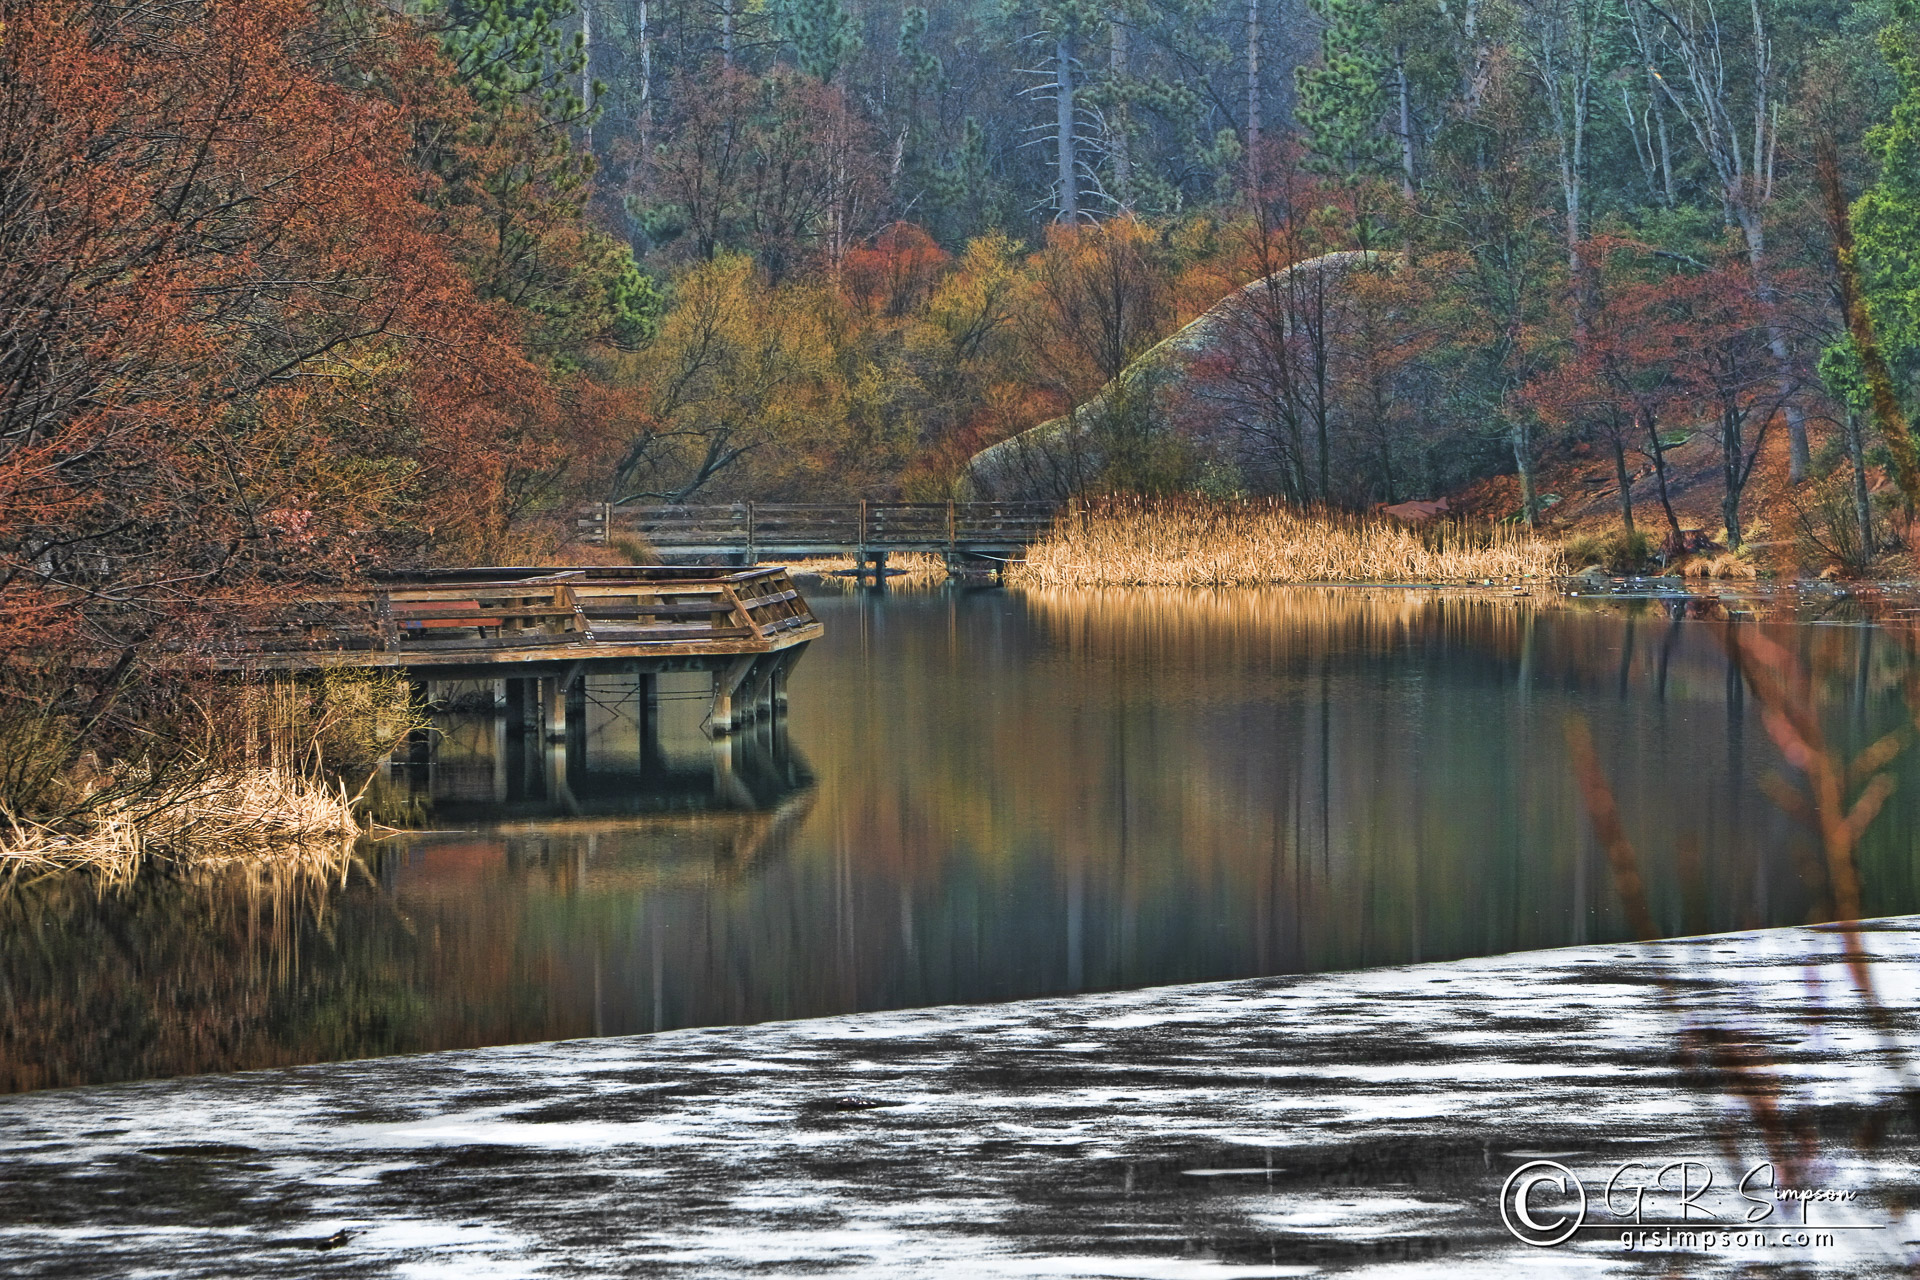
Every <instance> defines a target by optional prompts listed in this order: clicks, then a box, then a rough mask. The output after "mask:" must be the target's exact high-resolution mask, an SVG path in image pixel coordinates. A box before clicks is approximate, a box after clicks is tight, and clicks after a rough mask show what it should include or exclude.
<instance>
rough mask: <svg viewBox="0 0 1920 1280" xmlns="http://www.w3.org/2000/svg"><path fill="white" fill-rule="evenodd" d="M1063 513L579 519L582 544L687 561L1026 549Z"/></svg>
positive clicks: (964, 509) (1007, 510)
mask: <svg viewBox="0 0 1920 1280" xmlns="http://www.w3.org/2000/svg"><path fill="white" fill-rule="evenodd" d="M1060 510H1061V509H1060V507H1059V506H1058V505H1056V504H1054V503H1050V502H843V503H789V502H777V503H776V502H732V503H724V504H708V505H688V506H635V505H615V504H602V505H600V506H596V507H590V508H587V509H585V510H583V511H581V512H580V513H579V515H578V516H577V518H576V521H575V526H576V531H577V532H578V534H579V535H580V537H581V538H582V539H583V540H584V541H588V542H597V543H601V544H605V543H607V542H610V541H612V540H613V539H614V538H617V537H622V536H626V537H634V538H638V539H641V540H642V541H645V542H646V543H648V544H649V545H651V546H652V547H653V548H654V549H656V550H659V551H663V552H680V553H682V554H729V553H737V554H745V555H747V556H748V557H750V558H751V557H754V556H758V555H761V554H769V555H772V554H788V555H791V554H830V553H833V552H840V551H859V550H868V551H877V550H887V549H889V548H899V549H912V550H930V551H937V550H941V549H945V550H947V551H953V552H960V551H966V550H968V549H971V548H988V549H1002V550H1005V549H1016V548H1022V547H1025V546H1028V545H1029V544H1031V543H1033V542H1036V541H1038V540H1039V539H1040V538H1042V537H1044V536H1046V534H1047V532H1048V531H1049V530H1050V529H1052V528H1053V525H1054V522H1055V521H1056V520H1057V519H1058V518H1059V515H1060Z"/></svg>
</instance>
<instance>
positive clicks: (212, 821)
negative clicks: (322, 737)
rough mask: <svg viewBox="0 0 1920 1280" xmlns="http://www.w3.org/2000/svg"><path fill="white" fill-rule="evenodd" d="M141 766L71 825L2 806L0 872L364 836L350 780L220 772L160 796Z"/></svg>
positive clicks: (118, 873) (297, 847)
mask: <svg viewBox="0 0 1920 1280" xmlns="http://www.w3.org/2000/svg"><path fill="white" fill-rule="evenodd" d="M138 772H139V771H138V770H137V769H128V770H121V771H119V773H118V776H113V777H111V778H110V779H108V780H107V781H106V783H105V785H104V786H103V791H109V792H110V794H109V795H108V796H107V798H106V799H105V800H103V801H102V802H101V803H99V804H96V805H92V806H89V807H87V808H85V809H83V810H82V811H80V813H79V815H78V816H77V817H76V818H74V819H72V820H70V821H68V822H66V823H64V824H60V825H55V824H50V823H43V822H35V821H32V820H30V819H25V818H21V817H19V816H17V815H14V814H10V813H6V812H4V811H0V877H11V876H17V875H19V874H21V873H23V872H25V873H34V872H42V871H64V870H73V869H79V868H85V869H87V870H91V871H94V872H97V873H101V874H103V875H104V876H106V877H107V878H108V879H110V880H119V879H125V878H129V877H131V876H132V875H133V874H134V873H135V872H136V871H138V870H139V868H140V865H141V864H142V863H143V862H145V861H148V860H150V859H164V860H167V861H171V862H177V863H182V864H185V865H190V866H195V867H203V866H220V865H224V864H226V863H230V862H237V861H245V860H250V859H257V858H259V857H261V856H262V855H266V854H282V853H312V852H318V853H320V854H323V855H325V856H327V857H330V858H331V857H336V856H338V854H339V851H340V850H341V849H342V848H344V847H347V846H350V845H351V844H352V842H353V840H354V838H355V837H356V836H358V835H359V834H360V825H359V822H358V820H357V819H356V818H355V816H354V812H353V802H354V798H353V797H352V796H349V795H348V794H347V791H346V788H345V787H344V786H341V785H339V784H337V783H335V784H329V783H327V782H325V781H322V780H320V779H318V778H314V777H310V776H307V775H304V774H301V773H297V772H295V771H293V770H291V769H286V768H274V767H262V768H251V769H244V770H229V771H223V772H218V773H212V774H208V775H206V776H204V777H202V778H200V779H198V780H196V781H194V782H191V783H176V784H173V785H171V786H168V787H165V788H164V789H163V792H162V794H159V795H156V794H155V793H154V791H153V790H152V789H151V788H150V787H148V786H146V785H143V784H144V782H145V780H144V779H142V778H140V777H139V776H130V775H137V774H138Z"/></svg>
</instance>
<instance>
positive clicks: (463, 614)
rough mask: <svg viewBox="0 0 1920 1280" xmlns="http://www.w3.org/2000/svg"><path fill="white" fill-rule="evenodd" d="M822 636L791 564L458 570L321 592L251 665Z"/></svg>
mask: <svg viewBox="0 0 1920 1280" xmlns="http://www.w3.org/2000/svg"><path fill="white" fill-rule="evenodd" d="M819 634H821V626H820V623H819V621H818V620H817V619H815V617H814V616H813V612H812V610H810V609H809V608H808V607H807V603H806V601H805V600H804V599H803V598H802V597H801V595H800V593H799V591H798V590H796V589H795V588H794V585H793V583H792V582H791V580H789V579H788V577H787V575H786V573H785V571H784V570H781V569H778V568H766V569H746V570H743V571H740V572H735V573H722V572H716V571H715V570H713V569H699V568H674V567H664V566H659V567H656V566H648V567H634V568H584V569H549V570H538V569H532V570H514V569H462V570H452V571H447V572H443V573H436V574H430V575H423V576H421V577H418V578H412V579H400V580H395V581H393V582H391V583H390V584H385V585H382V586H380V587H377V588H373V589H369V590H362V591H355V592H348V593H342V594H338V595H333V596H326V597H316V598H313V599H310V600H307V601H304V602H302V603H301V605H300V606H299V608H298V609H297V610H296V611H295V613H294V615H293V617H292V618H291V619H285V620H282V621H281V622H279V623H277V624H276V625H274V626H271V627H264V628H260V629H258V630H256V631H255V632H254V633H252V634H250V635H249V636H247V637H246V640H245V644H244V646H243V660H244V661H245V662H246V663H247V664H248V665H255V666H258V665H265V666H283V667H299V666H310V665H322V664H326V665H341V664H345V665H353V666H384V667H405V668H408V669H425V668H436V669H437V668H442V667H462V668H475V667H483V666H497V665H517V664H520V663H524V662H529V661H552V660H556V659H560V660H564V659H569V658H571V659H595V660H597V659H612V658H620V657H635V658H662V657H689V658H709V659H718V658H723V657H728V656H741V655H752V654H764V653H771V652H775V651H777V650H781V649H785V648H788V647H791V646H794V645H797V644H801V643H804V642H805V641H807V640H810V639H813V638H814V637H816V636H818V635H819Z"/></svg>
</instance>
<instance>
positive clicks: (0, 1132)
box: [0, 917, 1920, 1280]
mask: <svg viewBox="0 0 1920 1280" xmlns="http://www.w3.org/2000/svg"><path fill="white" fill-rule="evenodd" d="M1856 936H1858V937H1859V938H1860V940H1861V944H1862V947H1863V948H1864V955H1865V960H1864V962H1863V963H1862V964H1861V965H1860V966H1859V968H1858V972H1859V973H1864V974H1867V975H1870V981H1871V985H1872V987H1873V990H1874V993H1875V999H1876V1000H1877V1002H1878V1007H1879V1009H1880V1010H1881V1013H1880V1016H1879V1018H1878V1020H1877V1022H1876V1018H1875V1017H1874V1016H1871V1015H1870V1013H1869V1008H1868V1004H1867V1002H1866V1001H1865V1000H1863V998H1862V995H1861V992H1860V988H1859V986H1858V981H1859V980H1858V978H1857V977H1856V976H1855V971H1853V970H1850V969H1849V966H1848V965H1847V964H1846V963H1845V961H1844V947H1845V938H1844V935H1842V934H1841V933H1839V932H1836V931H1835V930H1833V929H1831V928H1789V929H1777V930H1765V931H1755V932H1749V933H1742V934H1735V935H1722V936H1714V937H1706V938H1697V939H1689V940H1681V941H1674V942H1665V943H1654V944H1625V945H1619V944H1614V945H1596V946H1584V947H1575V948H1569V949H1564V950H1554V951H1538V952H1530V953H1520V954H1514V955H1508V956H1497V957H1489V958H1480V959H1467V960H1457V961H1451V962H1447V963H1439V964H1425V965H1411V966H1403V967H1397V968H1383V969H1373V970H1367V971H1363V972H1349V973H1325V974H1317V975H1303V976H1280V977H1267V978H1255V979H1246V980H1239V981H1229V982H1216V983H1207V984H1199V985H1190V986H1177V987H1159V988H1150V989H1144V990H1133V991H1123V992H1115V993H1109V994H1096V995H1082V996H1075V997H1070V998H1060V999H1045V1000H1028V1001H1022V1002H1018V1003H1009V1004H993V1005H971V1006H947V1007H939V1008H926V1009H917V1010H912V1011H902V1012H875V1013H862V1014H851V1015H845V1016H838V1017H828V1018H817V1019H811V1020H806V1021H797V1022H784V1023H767V1024H762V1025H759V1026H749V1027H730V1028H721V1029H712V1030H680V1031H669V1032H664V1033H661V1034H657V1035H640V1036H624V1037H605V1038H599V1039H586V1040H571V1041H563V1042H550V1043H541V1044H528V1045H517V1046H510V1047H499V1048H486V1049H475V1050H464V1051H457V1052H443V1053H435V1054H425V1055H419V1056H411V1057H390V1058H378V1059H369V1060H362V1061H355V1062H342V1063H334V1064H323V1065H314V1066H304V1067H297V1068H291V1069H284V1070H276V1071H256V1072H248V1073H244V1074H234V1075H219V1076H194V1077H181V1078H176V1079H172V1080H164V1081H154V1082H149V1083H141V1084H121V1085H99V1086H91V1087H86V1088H78V1089H68V1090H49V1091H43V1092H39V1093H32V1094H24V1095H19V1096H14V1097H8V1098H5V1099H0V1142H4V1151H5V1153H6V1154H5V1157H4V1162H3V1163H0V1177H4V1179H5V1187H4V1195H0V1270H4V1271H5V1272H6V1273H8V1274H10V1275H23V1276H26V1275H31V1276H56V1275H57V1276H115V1277H118V1276H127V1275H135V1274H166V1275H179V1276H265V1275H288V1274H297V1275H316V1276H441V1275H446V1276H461V1277H483V1276H610V1275H642V1276H656V1275H657V1276H687V1277H694V1276H699V1277H708V1276H776V1275H777V1276H788V1275H803V1274H804V1275H821V1274H824V1275H834V1276H858V1277H914V1276H929V1277H930V1276H942V1277H948V1276H981V1277H1018V1276H1034V1277H1061V1276H1087V1277H1152V1278H1159V1277H1164V1278H1166V1280H1200V1278H1203V1277H1204V1278H1212V1277H1222V1278H1227V1277H1254V1276H1294V1275H1309V1274H1323V1273H1345V1272H1363V1273H1365V1274H1368V1275H1381V1276H1387V1275H1402V1274H1406V1275H1413V1274H1420V1275H1435V1274H1442V1273H1444V1272H1453V1273H1455V1274H1462V1275H1474V1276H1503V1275H1510V1276H1539V1275H1555V1274H1567V1275H1582V1276H1592V1275H1613V1274H1648V1275H1666V1274H1685V1275H1690V1276H1692V1275H1720V1274H1727V1275H1731V1274H1747V1275H1750V1274H1774V1273H1778V1274H1798V1275H1807V1274H1834V1275H1842V1274H1844V1275H1853V1276H1864V1275H1876V1274H1887V1275H1892V1274H1904V1273H1907V1271H1908V1269H1909V1268H1910V1266H1911V1265H1912V1263H1913V1261H1914V1259H1915V1258H1916V1256H1920V1254H1917V1253H1916V1235H1917V1234H1920V1232H1916V1226H1920V1221H1916V1218H1915V1216H1914V1214H1913V1212H1912V1211H1911V1209H1909V1208H1908V1207H1907V1205H1908V1204H1909V1202H1910V1201H1911V1198H1912V1194H1913V1189H1914V1178H1913V1169H1914V1162H1913V1160H1914V1155H1915V1150H1916V1144H1915V1139H1914V1129H1913V1123H1912V1120H1911V1118H1910V1116H1909V1114H1908V1112H1907V1111H1906V1110H1905V1107H1904V1105H1903V1104H1902V1103H1901V1101H1900V1099H1901V1095H1902V1090H1903V1088H1904V1087H1905V1086H1906V1085H1907V1084H1910V1083H1911V1082H1912V1080H1913V1079H1914V1076H1913V1072H1912V1070H1911V1065H1910V1062H1909V1060H1908V1058H1907V1057H1906V1056H1905V1054H1907V1053H1909V1052H1910V1051H1911V1049H1912V1048H1913V1046H1914V1045H1915V1044H1916V1043H1917V1042H1916V1039H1915V1031H1916V1019H1917V1018H1920V917H1901V918H1897V919H1890V920H1883V921H1880V922H1877V923H1875V924H1873V925H1870V926H1866V927H1865V929H1864V931H1863V932H1861V933H1860V934H1858V935H1856ZM1535 1160H1552V1161H1555V1162H1558V1163H1560V1164H1562V1165H1564V1166H1565V1167H1566V1168H1567V1169H1568V1170H1570V1171H1572V1172H1573V1173H1574V1175H1575V1176H1576V1177H1578V1178H1579V1179H1580V1180H1581V1181H1582V1183H1583V1184H1584V1185H1585V1186H1586V1188H1587V1191H1588V1196H1589V1200H1590V1208H1589V1211H1588V1221H1589V1222H1590V1223H1593V1224H1595V1226H1594V1227H1593V1228H1592V1229H1589V1230H1585V1231H1581V1232H1579V1233H1577V1234H1576V1236H1575V1238H1574V1239H1573V1240H1572V1241H1570V1242H1569V1243H1567V1244H1563V1245H1560V1246H1558V1247H1553V1248H1534V1247H1530V1246H1528V1245H1525V1244H1521V1243H1519V1242H1518V1241H1517V1240H1515V1239H1514V1238H1513V1237H1512V1236H1510V1235H1509V1234H1508V1232H1507V1230H1506V1229H1505V1228H1504V1227H1503V1226H1502V1224H1501V1215H1500V1207H1499V1206H1500V1200H1501V1188H1502V1184H1503V1183H1504V1182H1505V1181H1506V1180H1507V1179H1508V1177H1509V1175H1510V1174H1512V1173H1514V1171H1515V1170H1517V1169H1519V1168H1520V1167H1521V1166H1522V1165H1525V1164H1527V1163H1528V1162H1530V1161H1535ZM1680 1160H1689V1161H1693V1162H1695V1163H1696V1165H1697V1166H1699V1167H1711V1169H1712V1171H1713V1172H1714V1174H1715V1177H1716V1181H1715V1183H1714V1185H1713V1187H1712V1189H1711V1191H1710V1192H1709V1193H1706V1194H1704V1195H1699V1196H1696V1204H1697V1206H1698V1208H1697V1210H1696V1213H1695V1215H1693V1216H1694V1218H1695V1220H1696V1226H1697V1225H1699V1219H1698V1214H1699V1213H1706V1212H1711V1213H1713V1214H1715V1215H1716V1217H1717V1219H1718V1220H1719V1221H1721V1222H1724V1223H1730V1222H1731V1220H1734V1219H1738V1218H1739V1217H1741V1216H1742V1215H1743V1214H1744V1213H1746V1212H1758V1211H1759V1208H1758V1207H1757V1206H1759V1205H1760V1204H1761V1203H1762V1201H1771V1202H1773V1203H1774V1204H1775V1206H1776V1207H1780V1204H1781V1202H1777V1201H1773V1199H1772V1197H1771V1196H1763V1197H1761V1198H1760V1199H1758V1200H1742V1199H1741V1198H1740V1197H1739V1196H1738V1194H1737V1193H1736V1192H1735V1189H1734V1184H1735V1183H1736V1182H1737V1181H1738V1180H1739V1178H1740V1177H1741V1176H1742V1175H1743V1174H1744V1173H1746V1172H1747V1171H1749V1170H1751V1169H1752V1168H1754V1167H1755V1166H1757V1165H1762V1164H1764V1163H1766V1162H1768V1161H1771V1162H1772V1165H1773V1167H1772V1169H1771V1170H1769V1171H1768V1174H1767V1176H1766V1177H1765V1178H1764V1179H1761V1180H1758V1181H1752V1182H1750V1183H1749V1187H1750V1188H1751V1187H1755V1186H1757V1187H1762V1188H1765V1187H1769V1186H1774V1187H1779V1188H1792V1189H1797V1190H1820V1191H1826V1192H1830V1193H1844V1192H1845V1191H1852V1192H1853V1193H1854V1198H1853V1199H1851V1200H1841V1201H1838V1202H1834V1201H1827V1200H1821V1201H1817V1202H1812V1203H1808V1204H1807V1205H1806V1206H1805V1212H1806V1213H1807V1215H1808V1219H1807V1220H1808V1223H1809V1224H1810V1226H1809V1229H1810V1230H1813V1231H1817V1232H1818V1233H1819V1234H1820V1235H1821V1236H1822V1237H1831V1243H1830V1244H1829V1243H1824V1242H1823V1243H1820V1244H1817V1245H1813V1244H1809V1245H1805V1246H1801V1245H1799V1244H1797V1243H1793V1244H1789V1245H1787V1246H1781V1245H1780V1244H1779V1243H1778V1239H1779V1237H1780V1236H1781V1235H1782V1232H1780V1231H1776V1230H1767V1231H1760V1230H1757V1229H1756V1230H1755V1231H1754V1232H1753V1234H1752V1237H1751V1239H1749V1237H1748V1236H1747V1235H1745V1234H1743V1235H1742V1236H1740V1237H1739V1238H1740V1239H1741V1240H1746V1241H1747V1243H1746V1244H1745V1245H1744V1246H1743V1245H1740V1244H1729V1245H1727V1246H1725V1247H1719V1246H1718V1245H1717V1244H1716V1245H1712V1246H1710V1247H1695V1248H1685V1249H1680V1250H1677V1251H1672V1252H1669V1251H1660V1250H1653V1251H1643V1252H1630V1251H1626V1250H1623V1249H1622V1247H1621V1242H1620V1230H1621V1218H1620V1215H1619V1214H1617V1213H1614V1212H1612V1211H1611V1209H1609V1207H1608V1206H1614V1207H1617V1208H1618V1209H1620V1210H1623V1211H1628V1212H1630V1210H1631V1204H1632V1201H1633V1199H1634V1197H1633V1196H1632V1195H1629V1194H1627V1192H1626V1191H1625V1190H1623V1189H1622V1188H1625V1187H1630V1186H1632V1185H1633V1184H1634V1183H1635V1182H1636V1181H1638V1182H1650V1181H1653V1179H1654V1173H1653V1171H1654V1170H1657V1169H1659V1168H1661V1167H1662V1166H1663V1165H1666V1164H1668V1163H1669V1162H1673V1161H1680ZM1628 1161H1632V1162H1637V1164H1635V1165H1633V1166H1631V1167H1632V1169H1633V1170H1635V1171H1634V1172H1631V1173H1630V1174H1629V1176H1628V1177H1627V1179H1626V1180H1625V1181H1624V1182H1622V1183H1621V1184H1620V1186H1619V1187H1617V1188H1616V1194H1615V1195H1614V1196H1613V1197H1612V1198H1611V1199H1605V1198H1603V1194H1602V1193H1603V1188H1604V1184H1605V1182H1606V1179H1607V1177H1608V1174H1609V1172H1610V1171H1611V1170H1613V1169H1614V1168H1615V1167H1617V1166H1619V1165H1620V1164H1621V1163H1622V1162H1628ZM1687 1172H1688V1171H1686V1170H1682V1171H1681V1174H1686V1173H1687ZM1678 1176H1680V1175H1678V1174H1675V1173H1671V1172H1670V1173H1669V1174H1668V1175H1667V1177H1666V1181H1665V1184H1664V1190H1662V1191H1661V1192H1660V1193H1659V1194H1655V1195H1649V1196H1647V1197H1646V1200H1645V1202H1644V1204H1643V1206H1642V1207H1643V1216H1644V1218H1645V1219H1646V1221H1648V1222H1655V1221H1660V1220H1671V1219H1672V1218H1673V1216H1674V1206H1675V1205H1676V1203H1677V1200H1678V1194H1677V1190H1676V1187H1677V1178H1678ZM1692 1176H1693V1182H1692V1186H1693V1187H1694V1188H1695V1190H1696V1191H1697V1190H1698V1187H1699V1175H1698V1174H1697V1173H1695V1174H1693V1175H1692ZM1552 1192H1553V1188H1552V1187H1547V1188H1543V1189H1541V1194H1539V1195H1537V1196H1536V1197H1535V1198H1534V1199H1533V1201H1532V1208H1533V1212H1534V1213H1535V1214H1536V1215H1537V1216H1538V1217H1539V1218H1541V1219H1547V1220H1557V1219H1558V1217H1559V1216H1562V1215H1561V1214H1560V1209H1559V1208H1558V1207H1556V1205H1557V1197H1556V1196H1554V1195H1553V1194H1552ZM1800 1212H1801V1208H1800V1207H1799V1205H1798V1203H1797V1202H1791V1203H1787V1204H1786V1207H1784V1208H1780V1211H1779V1212H1777V1213H1774V1214H1773V1215H1772V1218H1771V1219H1770V1221H1769V1222H1768V1223H1766V1224H1763V1226H1766V1227H1768V1228H1771V1227H1772V1226H1773V1224H1774V1223H1777V1222H1779V1221H1780V1220H1781V1219H1782V1218H1784V1217H1785V1216H1786V1215H1787V1214H1789V1213H1792V1214H1795V1215H1798V1214H1799V1213H1800ZM1795 1221H1796V1222H1797V1221H1798V1218H1797V1216H1796V1218H1795ZM1762 1240H1764V1241H1766V1242H1767V1243H1764V1244H1762V1243H1756V1241H1762Z"/></svg>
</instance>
